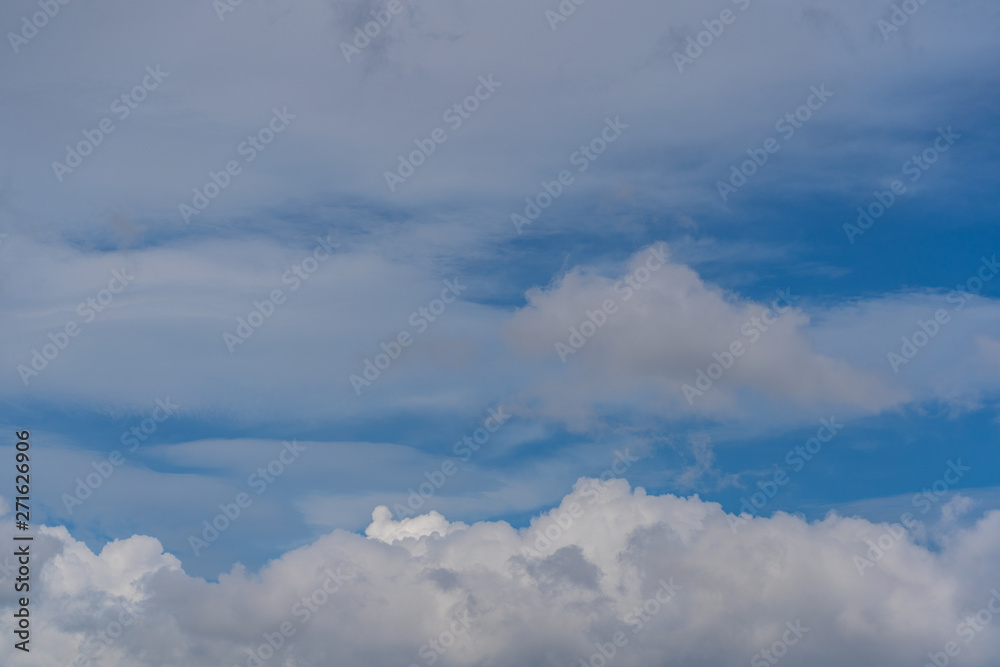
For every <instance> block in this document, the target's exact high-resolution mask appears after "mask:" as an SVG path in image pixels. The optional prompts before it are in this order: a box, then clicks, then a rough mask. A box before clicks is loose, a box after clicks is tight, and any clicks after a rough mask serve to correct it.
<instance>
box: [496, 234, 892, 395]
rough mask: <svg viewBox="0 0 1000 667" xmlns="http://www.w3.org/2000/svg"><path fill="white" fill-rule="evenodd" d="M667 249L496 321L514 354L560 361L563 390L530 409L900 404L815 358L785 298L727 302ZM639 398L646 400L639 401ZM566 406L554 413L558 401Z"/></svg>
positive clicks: (541, 295)
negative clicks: (770, 402) (567, 382)
mask: <svg viewBox="0 0 1000 667" xmlns="http://www.w3.org/2000/svg"><path fill="white" fill-rule="evenodd" d="M666 252H667V251H666V248H665V246H659V247H656V246H653V247H651V248H647V249H645V250H641V251H639V252H637V253H636V254H635V255H634V256H633V257H632V259H631V260H630V262H629V264H628V266H627V268H626V271H625V273H624V275H622V276H621V277H620V279H619V278H608V277H605V276H604V275H601V274H599V273H597V272H596V271H595V270H594V269H592V268H590V267H575V268H573V269H571V270H569V271H568V272H566V273H565V274H564V275H562V276H560V277H558V278H557V279H556V280H555V281H554V282H553V284H552V285H550V286H548V287H546V288H535V289H532V290H530V291H529V292H528V293H527V295H526V298H527V305H526V306H525V308H523V309H521V310H520V311H519V312H518V313H516V314H515V315H514V317H513V318H511V320H510V321H509V322H507V323H506V329H505V331H506V334H507V339H508V341H509V342H510V344H511V345H512V346H513V347H514V349H515V350H517V351H519V352H521V353H523V354H526V355H534V356H538V357H548V358H549V359H550V360H551V359H554V358H556V357H558V358H559V359H560V360H562V361H563V365H564V370H565V373H566V374H567V375H569V376H571V377H572V378H573V382H572V386H573V389H571V390H567V391H564V392H560V393H559V394H556V395H555V396H552V395H551V394H547V392H548V390H549V389H550V387H549V386H548V385H546V386H545V387H544V389H543V391H542V392H540V394H547V395H545V396H539V397H538V400H539V401H541V402H542V403H544V404H547V406H548V407H549V408H550V409H553V410H559V409H560V408H566V407H569V406H570V405H577V406H579V405H586V404H590V403H598V402H601V401H605V402H608V401H612V400H614V397H615V396H627V397H628V398H629V399H630V400H633V401H637V402H638V403H640V404H642V403H649V402H655V403H656V404H658V405H660V406H662V409H664V410H667V411H674V412H681V411H688V410H694V411H697V412H704V413H710V414H711V413H715V414H722V413H732V412H737V411H739V410H740V405H739V402H738V398H739V394H740V392H741V390H744V389H749V390H753V391H756V392H761V393H764V394H767V395H769V396H771V397H773V398H776V399H780V400H782V401H792V402H794V403H797V404H799V405H800V406H810V405H811V406H816V405H823V404H835V405H838V406H841V407H844V408H847V409H851V410H855V411H858V412H878V411H880V410H882V409H885V408H886V407H888V406H891V405H894V404H897V403H898V402H900V401H902V400H904V399H905V397H906V394H905V392H903V391H901V390H900V389H899V388H896V387H892V386H890V385H889V384H888V383H887V382H885V381H884V379H883V378H881V377H879V374H876V373H871V372H866V371H864V370H862V369H859V368H855V367H852V366H851V365H850V364H849V363H846V362H845V361H843V360H840V359H835V358H832V357H830V356H827V355H824V354H821V353H819V352H817V351H816V350H815V349H814V346H813V344H812V342H811V340H810V338H809V325H810V318H809V316H808V315H807V314H806V313H805V312H804V311H803V310H801V309H800V308H798V307H796V305H795V304H796V301H797V298H798V297H797V296H796V295H795V294H793V293H792V292H793V290H788V291H779V292H778V293H776V294H775V297H774V299H773V300H772V301H770V302H769V303H760V302H755V301H753V300H750V299H744V298H740V297H739V296H738V295H735V294H729V293H726V292H724V291H723V290H721V289H719V288H718V287H715V286H713V285H711V284H709V283H707V282H705V281H704V280H703V279H702V278H701V277H700V276H699V275H698V274H697V273H696V272H695V271H694V270H692V269H691V268H690V267H688V266H685V265H683V264H677V263H673V262H671V261H670V260H669V259H667V260H666V262H665V263H663V262H661V261H660V259H659V258H660V257H662V256H665V253H666ZM644 394H645V396H644ZM561 400H562V401H565V403H564V404H562V405H560V404H559V402H560V401H561Z"/></svg>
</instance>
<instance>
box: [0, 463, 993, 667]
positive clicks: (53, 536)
mask: <svg viewBox="0 0 1000 667" xmlns="http://www.w3.org/2000/svg"><path fill="white" fill-rule="evenodd" d="M11 530H12V526H11V524H10V523H6V524H4V526H3V537H5V538H9V536H10V533H11ZM914 534H916V532H915V533H914ZM998 536H1000V512H996V511H993V512H989V513H987V514H986V515H984V516H982V517H980V518H979V520H978V521H977V522H976V523H975V524H974V525H969V526H966V527H963V528H958V527H954V526H953V527H951V528H950V529H949V532H948V534H947V535H946V537H947V539H946V540H944V541H943V542H942V543H941V544H939V545H937V546H935V545H931V544H926V543H923V542H921V541H920V540H919V538H917V537H913V536H911V535H910V534H909V533H907V532H906V531H905V530H903V529H902V528H901V526H899V525H892V524H873V523H870V522H868V521H866V520H862V519H857V518H848V517H842V516H837V515H835V514H830V515H829V516H827V517H826V518H825V519H824V520H822V521H817V522H813V523H807V522H806V521H804V520H802V519H800V518H798V517H795V516H791V515H787V514H781V513H779V514H776V515H775V516H773V517H771V518H752V517H750V516H749V515H744V516H742V517H735V516H733V515H727V514H725V513H724V512H722V510H721V509H720V507H719V506H718V505H717V504H715V503H709V502H704V501H702V500H700V499H699V498H698V497H697V496H695V497H689V498H682V497H675V496H670V495H666V496H651V495H648V494H647V493H646V492H645V491H644V490H643V489H642V488H635V489H632V488H630V487H629V485H628V483H627V482H625V481H623V480H613V481H610V482H605V483H601V482H599V481H598V480H590V479H581V480H580V481H579V482H578V483H577V485H576V486H575V487H574V489H573V491H572V493H570V494H569V495H567V496H566V497H565V498H564V499H563V500H562V502H561V503H560V504H559V506H558V507H556V508H554V509H552V510H551V511H549V512H547V513H545V514H543V515H541V516H539V517H537V518H535V519H534V520H533V521H532V522H531V525H530V526H528V527H526V528H524V529H521V530H516V529H514V528H512V527H511V526H510V525H509V524H507V523H504V522H495V523H476V524H473V525H465V524H455V523H449V522H448V521H446V520H445V519H444V517H442V516H441V515H438V514H434V513H432V514H430V515H426V516H422V517H418V518H415V519H408V520H403V521H393V520H392V519H391V518H390V516H389V514H388V510H387V509H386V508H384V507H382V508H378V509H376V510H375V513H374V515H373V521H372V524H371V526H370V527H369V529H368V531H367V537H364V536H361V535H358V534H354V533H349V532H345V531H335V532H333V533H331V534H329V535H326V536H324V537H322V538H320V539H318V540H317V541H315V542H314V543H312V544H309V545H307V546H303V547H301V548H299V549H296V550H294V551H291V552H288V553H286V554H284V555H283V556H282V557H281V558H279V559H277V560H275V561H272V562H271V563H269V564H268V565H267V566H265V567H264V568H263V569H262V570H261V571H260V572H258V573H251V572H247V571H246V570H245V569H244V568H243V567H242V566H236V567H235V568H234V569H233V570H232V571H231V572H229V573H228V574H223V575H221V576H220V577H219V578H218V581H217V582H208V581H205V580H202V579H198V578H193V577H190V576H188V575H187V574H185V573H184V571H183V569H182V568H181V564H180V563H179V562H178V561H177V559H176V558H174V557H173V556H172V555H170V554H166V553H162V551H161V548H160V545H159V543H158V542H157V541H156V540H154V539H152V538H148V537H144V536H139V535H137V536H134V537H132V538H129V539H127V540H121V541H118V542H115V543H112V544H109V545H107V546H106V547H104V549H103V550H102V551H101V552H100V553H99V554H94V553H92V552H90V550H88V549H87V548H86V547H85V546H83V545H82V544H81V543H79V542H77V541H76V540H75V539H74V538H73V537H72V536H71V535H70V534H69V533H68V532H67V531H66V530H65V529H64V528H51V529H50V528H43V529H41V530H40V535H39V539H38V542H36V548H37V550H38V551H37V553H36V556H35V561H34V567H35V568H36V569H35V572H36V573H37V574H36V579H35V580H34V582H35V583H34V584H33V585H34V588H33V598H32V604H33V605H34V606H33V616H32V618H33V619H34V622H35V623H36V626H35V627H36V628H38V630H37V631H36V632H37V634H36V639H35V641H36V642H37V643H36V645H35V646H33V651H32V654H31V657H32V660H33V662H32V664H35V665H40V666H45V667H48V666H52V667H57V666H59V667H61V666H64V665H68V664H72V662H73V660H75V659H76V658H77V655H78V654H79V653H80V652H81V651H82V652H83V654H84V655H87V656H88V657H90V658H92V659H93V660H94V662H93V663H91V664H129V665H136V666H140V667H146V666H153V665H157V666H159V665H169V664H185V665H192V666H193V667H199V666H201V665H206V666H207V665H213V666H214V665H220V664H226V665H231V664H236V665H246V664H249V665H255V664H257V663H256V662H254V660H253V658H251V652H252V653H253V654H254V655H256V656H258V658H259V657H261V656H263V657H264V658H265V660H263V661H262V662H263V664H274V665H293V664H295V665H299V664H301V665H314V664H316V665H318V664H329V663H336V664H343V665H391V664H401V665H407V664H417V665H424V664H431V662H432V657H433V662H439V663H440V664H445V665H483V664H488V665H496V666H498V667H501V666H504V665H520V664H535V665H570V664H580V663H579V661H580V660H581V659H583V660H585V661H587V662H588V663H589V661H590V660H591V656H592V655H594V654H597V653H598V652H599V651H601V648H602V647H603V649H604V650H605V651H606V652H607V651H610V650H611V649H614V651H615V653H616V657H615V659H614V664H622V665H635V666H642V665H664V664H666V665H706V666H709V665H718V664H745V663H746V662H749V661H750V660H752V659H753V657H754V656H755V655H760V652H761V651H763V650H769V651H770V650H772V649H774V647H776V646H777V648H776V649H774V650H775V651H776V652H777V651H781V652H785V651H787V655H785V656H784V657H783V663H784V664H788V665H812V666H818V667H823V666H826V665H829V666H831V667H832V666H833V665H842V664H845V663H849V664H882V665H887V666H889V667H892V666H896V665H899V666H904V665H906V666H909V665H914V664H921V663H922V662H924V661H926V658H927V655H926V654H927V653H928V652H930V653H937V652H940V651H942V650H944V647H945V646H946V645H947V644H948V642H956V645H957V646H959V647H960V650H961V655H962V663H963V664H966V665H970V666H972V667H976V666H979V665H987V664H992V663H991V660H992V659H993V657H994V656H995V655H996V653H997V651H998V650H1000V622H994V621H992V617H993V612H989V611H987V612H986V614H983V613H981V610H982V609H987V610H988V609H989V605H990V604H992V605H993V607H994V608H998V607H997V604H998V603H1000V598H998V599H997V600H996V601H994V602H991V600H992V599H993V598H994V596H995V595H1000V594H997V593H996V592H995V591H996V589H997V587H998V585H1000V565H998V563H1000V558H998V556H1000V537H998ZM942 545H943V546H942ZM7 588H8V587H4V591H3V593H2V594H0V595H2V596H3V597H2V598H0V599H2V604H3V605H4V606H5V607H7V608H9V607H10V605H11V604H12V603H13V598H12V593H11V592H10V591H9V590H7ZM8 610H9V609H8ZM977 613H979V614H980V621H979V624H978V625H976V623H975V620H974V619H973V620H971V621H970V616H971V615H975V614H977ZM10 623H11V620H10V614H9V613H7V611H5V613H4V615H3V620H2V621H0V627H3V629H4V631H5V634H8V635H9V634H10V632H9V626H10ZM789 624H790V625H789ZM789 627H794V628H796V630H797V633H798V636H796V634H794V633H793V634H788V632H786V631H788V628H789ZM282 628H284V630H282ZM102 633H103V634H102ZM616 633H621V634H620V635H616ZM616 636H617V637H618V640H619V646H617V647H616V646H614V638H615V637H616ZM268 638H270V640H269V639H268ZM793 638H794V639H795V641H794V642H791V644H786V645H785V646H784V647H783V648H782V647H781V646H779V645H780V644H781V643H782V642H783V641H785V640H789V639H793ZM623 640H624V641H623ZM269 642H270V644H269ZM272 644H273V645H278V648H277V649H276V650H274V649H271V648H270V645H272ZM598 645H600V646H598ZM609 647H611V649H609ZM99 649H100V650H99ZM98 652H100V655H99V656H98V655H96V653H98ZM272 653H273V654H274V655H273V656H272V655H271V654H272ZM0 654H2V655H3V657H4V660H5V661H9V660H11V659H12V656H13V649H12V648H11V646H10V644H9V643H5V644H4V645H3V647H2V648H0ZM81 664H82V663H81ZM596 664H600V661H597V662H596Z"/></svg>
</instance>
